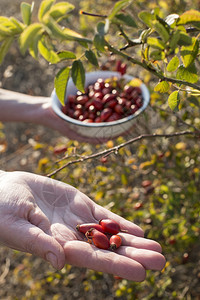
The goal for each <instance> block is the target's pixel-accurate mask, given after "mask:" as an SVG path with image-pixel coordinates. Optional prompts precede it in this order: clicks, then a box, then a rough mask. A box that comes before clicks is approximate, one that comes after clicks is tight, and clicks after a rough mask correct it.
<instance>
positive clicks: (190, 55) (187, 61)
mask: <svg viewBox="0 0 200 300" xmlns="http://www.w3.org/2000/svg"><path fill="white" fill-rule="evenodd" d="M192 40H193V44H192V45H191V46H183V47H182V48H181V58H182V61H183V64H184V66H185V68H187V67H189V66H190V65H191V64H192V63H193V62H194V60H195V58H196V57H197V54H198V51H199V42H198V40H197V39H196V38H193V39H192Z"/></svg>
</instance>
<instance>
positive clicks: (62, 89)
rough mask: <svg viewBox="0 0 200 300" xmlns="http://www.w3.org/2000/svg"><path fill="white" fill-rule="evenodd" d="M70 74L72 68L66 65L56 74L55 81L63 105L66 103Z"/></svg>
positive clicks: (57, 93)
mask: <svg viewBox="0 0 200 300" xmlns="http://www.w3.org/2000/svg"><path fill="white" fill-rule="evenodd" d="M69 74H70V68H69V67H64V68H62V69H61V70H60V71H59V72H58V73H57V74H56V77H55V81H54V87H55V91H56V95H57V97H58V99H59V101H60V102H61V104H62V105H64V104H65V94H66V88H67V83H68V80H69Z"/></svg>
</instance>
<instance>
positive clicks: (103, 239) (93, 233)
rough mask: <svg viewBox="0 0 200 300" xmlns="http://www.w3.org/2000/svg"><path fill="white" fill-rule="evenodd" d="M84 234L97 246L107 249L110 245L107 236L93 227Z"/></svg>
mask: <svg viewBox="0 0 200 300" xmlns="http://www.w3.org/2000/svg"><path fill="white" fill-rule="evenodd" d="M85 236H86V237H87V238H88V240H89V241H90V240H92V241H93V243H94V245H95V246H96V247H97V248H100V249H104V250H108V249H109V247H110V242H109V239H108V238H107V236H106V235H105V234H104V233H102V232H100V231H98V230H96V229H94V228H91V229H90V230H88V231H87V232H86V234H85Z"/></svg>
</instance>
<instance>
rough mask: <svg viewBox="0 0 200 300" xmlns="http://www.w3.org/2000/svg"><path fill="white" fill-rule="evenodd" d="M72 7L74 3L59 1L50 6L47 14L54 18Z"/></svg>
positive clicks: (57, 17)
mask: <svg viewBox="0 0 200 300" xmlns="http://www.w3.org/2000/svg"><path fill="white" fill-rule="evenodd" d="M73 9H74V5H73V4H71V3H68V2H59V3H56V4H54V5H53V6H51V9H50V11H49V14H50V15H51V17H52V18H54V19H55V20H57V19H59V18H60V17H63V16H64V15H66V14H68V13H69V12H70V11H72V10H73Z"/></svg>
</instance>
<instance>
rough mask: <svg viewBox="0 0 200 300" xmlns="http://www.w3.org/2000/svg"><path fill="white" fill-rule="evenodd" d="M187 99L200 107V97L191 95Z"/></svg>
mask: <svg viewBox="0 0 200 300" xmlns="http://www.w3.org/2000/svg"><path fill="white" fill-rule="evenodd" d="M187 100H188V101H189V102H190V104H192V105H195V106H197V107H200V101H199V97H195V96H190V97H189V98H187Z"/></svg>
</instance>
